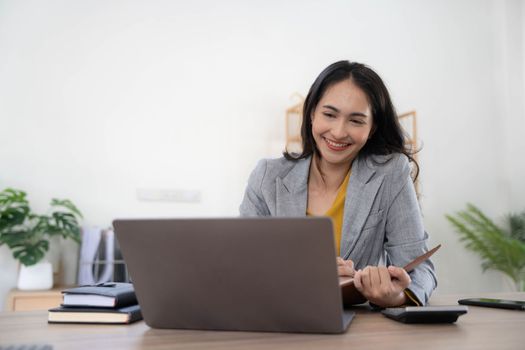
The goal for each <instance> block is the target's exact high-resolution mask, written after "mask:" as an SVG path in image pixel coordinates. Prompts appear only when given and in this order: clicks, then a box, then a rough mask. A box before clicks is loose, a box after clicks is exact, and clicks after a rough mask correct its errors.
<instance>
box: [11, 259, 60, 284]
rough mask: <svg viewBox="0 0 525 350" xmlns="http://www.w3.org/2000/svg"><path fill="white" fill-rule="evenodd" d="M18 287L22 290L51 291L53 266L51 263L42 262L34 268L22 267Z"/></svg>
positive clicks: (33, 266)
mask: <svg viewBox="0 0 525 350" xmlns="http://www.w3.org/2000/svg"><path fill="white" fill-rule="evenodd" d="M17 287H18V289H20V290H38V289H51V287H53V265H52V264H51V263H50V262H49V261H41V262H39V263H37V264H35V265H32V266H25V265H20V273H19V274H18V284H17Z"/></svg>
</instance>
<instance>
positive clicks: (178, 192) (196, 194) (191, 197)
mask: <svg viewBox="0 0 525 350" xmlns="http://www.w3.org/2000/svg"><path fill="white" fill-rule="evenodd" d="M137 199H138V200H139V201H146V202H180V203H199V202H200V201H201V191H200V190H184V189H176V188H175V189H173V188H164V189H163V188H138V189H137Z"/></svg>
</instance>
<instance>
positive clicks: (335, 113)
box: [312, 79, 373, 166]
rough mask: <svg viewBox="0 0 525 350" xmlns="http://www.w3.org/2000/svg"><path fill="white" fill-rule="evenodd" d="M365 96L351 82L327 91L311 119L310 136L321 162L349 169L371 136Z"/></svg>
mask: <svg viewBox="0 0 525 350" xmlns="http://www.w3.org/2000/svg"><path fill="white" fill-rule="evenodd" d="M372 127H373V125H372V112H371V108H370V104H369V103H368V99H367V96H366V95H365V93H364V92H363V90H361V89H360V88H359V87H357V85H355V84H354V83H353V82H352V80H350V79H348V80H344V81H341V82H339V83H336V84H334V85H332V86H331V87H329V88H328V89H327V90H326V91H325V93H324V95H323V96H322V98H321V100H320V101H319V103H318V104H317V107H316V108H315V110H314V112H313V115H312V134H313V137H314V140H315V143H316V145H317V149H318V150H319V152H320V153H321V158H322V160H321V161H322V162H327V163H329V164H331V165H336V166H337V165H349V164H350V163H351V162H352V161H353V160H354V158H355V157H356V156H357V154H358V153H359V151H360V150H361V148H363V146H364V145H365V144H366V141H367V140H368V139H369V137H370V136H371V131H372Z"/></svg>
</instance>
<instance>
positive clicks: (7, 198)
mask: <svg viewBox="0 0 525 350" xmlns="http://www.w3.org/2000/svg"><path fill="white" fill-rule="evenodd" d="M80 218H82V214H81V213H80V211H79V210H78V209H77V208H76V206H75V205H74V204H73V203H72V202H71V201H69V200H67V199H63V200H60V199H52V200H51V204H50V209H49V214H48V215H38V214H35V213H33V212H32V211H31V209H30V207H29V202H28V200H27V198H26V193H25V192H23V191H19V190H15V189H11V188H8V189H5V190H4V191H2V192H0V245H3V244H6V245H7V246H8V247H9V248H10V249H11V251H12V252H13V257H14V258H15V259H18V260H19V261H20V262H21V263H22V264H23V265H25V266H31V265H35V264H37V263H38V262H40V261H41V260H42V259H43V258H44V255H45V254H46V252H47V251H48V250H49V239H50V238H51V237H52V236H62V237H63V238H66V239H67V238H69V239H72V240H74V241H75V242H77V243H80V225H79V222H78V220H79V219H80Z"/></svg>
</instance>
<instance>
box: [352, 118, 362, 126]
mask: <svg viewBox="0 0 525 350" xmlns="http://www.w3.org/2000/svg"><path fill="white" fill-rule="evenodd" d="M350 122H352V123H353V124H356V125H364V124H366V122H365V121H364V120H363V119H350Z"/></svg>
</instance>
